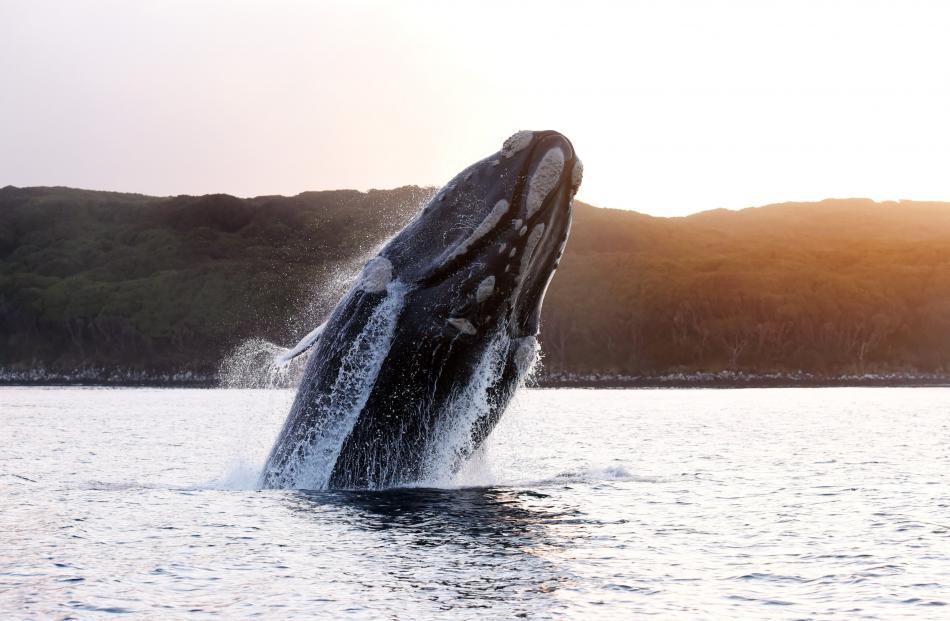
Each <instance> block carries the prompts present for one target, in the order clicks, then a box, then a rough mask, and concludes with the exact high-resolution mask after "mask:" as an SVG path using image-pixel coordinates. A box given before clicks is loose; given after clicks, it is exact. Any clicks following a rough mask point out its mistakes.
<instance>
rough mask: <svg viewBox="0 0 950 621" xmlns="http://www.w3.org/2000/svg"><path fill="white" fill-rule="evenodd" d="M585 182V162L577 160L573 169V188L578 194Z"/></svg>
mask: <svg viewBox="0 0 950 621" xmlns="http://www.w3.org/2000/svg"><path fill="white" fill-rule="evenodd" d="M583 180H584V162H582V161H580V160H578V159H575V160H574V168H572V169H571V188H573V189H574V191H575V192H577V188H579V187H581V181H583Z"/></svg>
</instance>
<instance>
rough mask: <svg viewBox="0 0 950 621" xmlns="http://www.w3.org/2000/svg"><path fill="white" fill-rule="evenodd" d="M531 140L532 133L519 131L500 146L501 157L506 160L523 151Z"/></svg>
mask: <svg viewBox="0 0 950 621" xmlns="http://www.w3.org/2000/svg"><path fill="white" fill-rule="evenodd" d="M532 138H534V132H529V131H520V132H518V133H516V134H514V135H512V136H510V137H509V138H508V140H506V141H505V144H503V145H502V146H501V155H502V157H505V158H508V157H511V156H513V155H514V154H515V153H517V152H519V151H523V150H524V149H525V147H527V146H528V145H529V144H531V139H532Z"/></svg>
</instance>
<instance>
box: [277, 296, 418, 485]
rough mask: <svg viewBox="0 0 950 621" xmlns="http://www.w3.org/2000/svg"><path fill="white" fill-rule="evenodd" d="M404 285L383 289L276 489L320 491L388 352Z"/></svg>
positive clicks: (285, 465)
mask: <svg viewBox="0 0 950 621" xmlns="http://www.w3.org/2000/svg"><path fill="white" fill-rule="evenodd" d="M405 294H406V286H405V285H404V284H402V283H401V282H399V281H393V282H391V283H390V284H389V285H388V287H387V288H386V297H385V298H384V299H383V301H382V302H381V303H380V304H379V306H377V307H376V308H375V309H374V310H373V313H372V314H371V315H370V317H369V319H368V320H367V322H366V326H365V327H364V328H363V330H362V331H361V332H360V334H359V336H357V338H356V339H355V340H354V341H353V343H352V344H351V345H350V347H349V349H348V350H347V352H346V354H345V355H344V357H343V360H342V363H341V364H340V369H339V371H338V373H337V377H336V380H335V382H334V384H333V386H332V387H331V388H330V389H329V391H328V392H327V393H326V394H324V395H322V396H321V398H322V399H325V400H326V405H325V408H324V412H325V414H324V415H323V417H322V419H323V420H322V424H320V425H318V426H316V427H313V428H311V429H310V430H309V432H308V433H307V434H305V435H303V436H302V437H301V438H300V439H299V440H298V442H297V446H296V447H295V448H294V449H292V450H291V451H290V452H291V454H292V455H293V456H294V457H293V458H292V460H291V461H290V462H288V463H287V464H284V466H283V468H282V470H281V471H280V472H273V473H265V474H270V475H274V476H275V479H276V480H277V481H279V485H277V486H278V487H294V488H303V489H324V488H325V487H326V486H327V483H328V481H329V479H330V474H331V473H332V471H333V466H334V465H335V464H336V460H337V457H338V456H339V454H340V450H341V449H342V447H343V442H344V441H345V440H346V438H347V436H348V435H349V433H350V430H351V429H352V428H353V425H354V424H355V423H356V419H357V417H358V416H359V414H360V412H361V411H362V409H363V406H364V405H365V404H366V401H367V399H369V395H370V392H371V391H372V389H373V385H374V384H375V381H376V377H377V375H378V374H379V369H380V367H381V366H382V364H383V361H384V360H385V359H386V355H387V354H388V353H389V346H390V344H391V342H392V338H393V334H394V333H395V329H396V324H397V322H398V319H399V314H400V312H401V311H402V307H403V303H404V301H405Z"/></svg>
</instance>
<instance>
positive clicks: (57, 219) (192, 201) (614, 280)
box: [0, 187, 950, 379]
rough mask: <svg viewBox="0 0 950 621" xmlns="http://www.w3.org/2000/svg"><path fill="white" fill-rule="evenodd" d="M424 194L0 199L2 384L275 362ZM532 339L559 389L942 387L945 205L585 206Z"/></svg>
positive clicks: (947, 354)
mask: <svg viewBox="0 0 950 621" xmlns="http://www.w3.org/2000/svg"><path fill="white" fill-rule="evenodd" d="M431 193H432V189H431V188H418V187H404V188H398V189H395V190H374V191H370V192H367V193H361V192H356V191H351V190H340V191H330V192H307V193H304V194H300V195H298V196H294V197H281V196H263V197H256V198H250V199H237V198H235V197H232V196H227V195H209V196H200V197H190V196H178V197H167V198H159V197H149V196H142V195H136V194H119V193H111V192H94V191H86V190H74V189H68V188H14V187H6V188H3V189H0V367H2V368H4V369H6V370H7V371H11V370H12V371H17V370H20V371H25V370H29V369H34V368H43V369H46V370H47V371H50V372H53V373H70V372H74V371H75V370H76V369H83V368H85V369H91V368H95V369H98V370H100V371H101V370H114V369H122V370H125V371H128V372H132V373H137V374H139V376H141V377H147V376H156V377H157V376H169V375H171V374H174V373H181V372H185V371H188V372H192V373H193V374H195V375H196V376H200V377H205V376H208V375H209V374H213V373H214V372H215V370H216V369H217V367H218V365H219V363H220V361H221V359H222V358H223V357H224V355H225V354H226V352H228V351H230V350H231V349H232V348H234V347H235V346H236V345H238V344H240V343H241V342H243V341H244V340H246V339H248V338H254V337H260V338H264V339H267V340H271V341H274V342H279V343H284V344H289V343H291V342H293V341H294V340H295V339H296V338H297V337H299V336H300V335H302V334H304V333H306V332H307V331H309V329H310V328H311V327H312V326H313V325H315V323H317V322H319V321H320V319H321V317H322V315H323V314H324V313H325V312H326V310H327V309H328V308H330V307H331V306H332V304H333V303H334V302H335V301H336V299H337V296H338V295H339V294H340V292H341V291H342V289H343V287H344V286H345V282H346V277H347V276H348V275H350V274H352V272H353V271H354V270H355V269H356V268H357V267H358V266H359V264H360V263H361V261H362V259H363V258H364V257H366V256H368V254H369V253H370V252H371V251H372V250H373V249H374V248H375V247H377V246H378V244H379V243H380V242H381V241H382V240H384V239H386V238H387V237H388V236H390V235H391V234H393V233H394V232H395V231H397V230H398V229H399V228H401V226H402V225H403V224H404V223H405V222H406V221H407V220H408V219H409V218H410V217H411V216H412V215H413V214H414V213H415V212H416V210H417V209H418V207H419V206H420V205H421V204H422V203H423V202H424V201H425V200H426V198H427V197H428V196H430V195H431ZM542 326H543V327H542V342H543V348H544V352H545V359H544V370H545V373H546V374H547V376H548V377H549V378H552V379H557V378H572V377H575V376H588V375H591V374H601V375H604V374H606V375H617V374H619V375H624V376H648V377H656V376H664V375H670V374H676V373H699V372H712V373H716V372H721V371H731V372H742V373H752V374H757V375H762V374H770V373H778V374H794V373H802V372H803V373H806V374H810V375H811V376H813V377H834V376H840V375H843V374H864V373H898V374H937V375H943V374H947V373H950V203H930V202H912V201H901V202H884V203H876V202H873V201H870V200H867V199H845V200H827V201H821V202H817V203H786V204H779V205H768V206H765V207H759V208H752V209H745V210H741V211H727V210H715V211H709V212H703V213H699V214H695V215H693V216H689V217H685V218H656V217H651V216H646V215H643V214H640V213H636V212H632V211H625V210H615V209H600V208H595V207H591V206H589V205H586V204H583V203H578V204H577V205H576V207H575V221H574V227H573V231H572V236H571V240H570V242H569V243H568V247H567V252H566V254H565V256H564V258H563V260H562V262H561V268H560V270H559V271H558V274H557V275H556V276H555V279H554V281H553V283H552V285H551V289H550V290H549V292H548V296H547V300H546V302H545V306H544V315H543V324H542Z"/></svg>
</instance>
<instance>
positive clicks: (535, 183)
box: [526, 147, 564, 218]
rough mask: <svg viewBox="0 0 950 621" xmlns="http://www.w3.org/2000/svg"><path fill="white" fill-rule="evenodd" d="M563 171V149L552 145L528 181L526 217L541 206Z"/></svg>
mask: <svg viewBox="0 0 950 621" xmlns="http://www.w3.org/2000/svg"><path fill="white" fill-rule="evenodd" d="M563 171H564V151H562V150H561V148H560V147H554V148H553V149H550V150H549V151H548V152H547V153H545V154H544V157H542V158H541V161H540V162H538V167H537V168H535V169H534V173H532V174H531V179H530V180H529V181H528V200H527V201H526V203H527V217H528V218H530V217H531V216H533V215H534V214H535V213H536V212H537V211H538V209H540V208H541V204H542V203H543V202H544V199H545V198H547V197H548V194H550V193H551V190H553V189H554V186H556V185H557V182H558V181H559V180H560V179H561V173H562V172H563Z"/></svg>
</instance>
